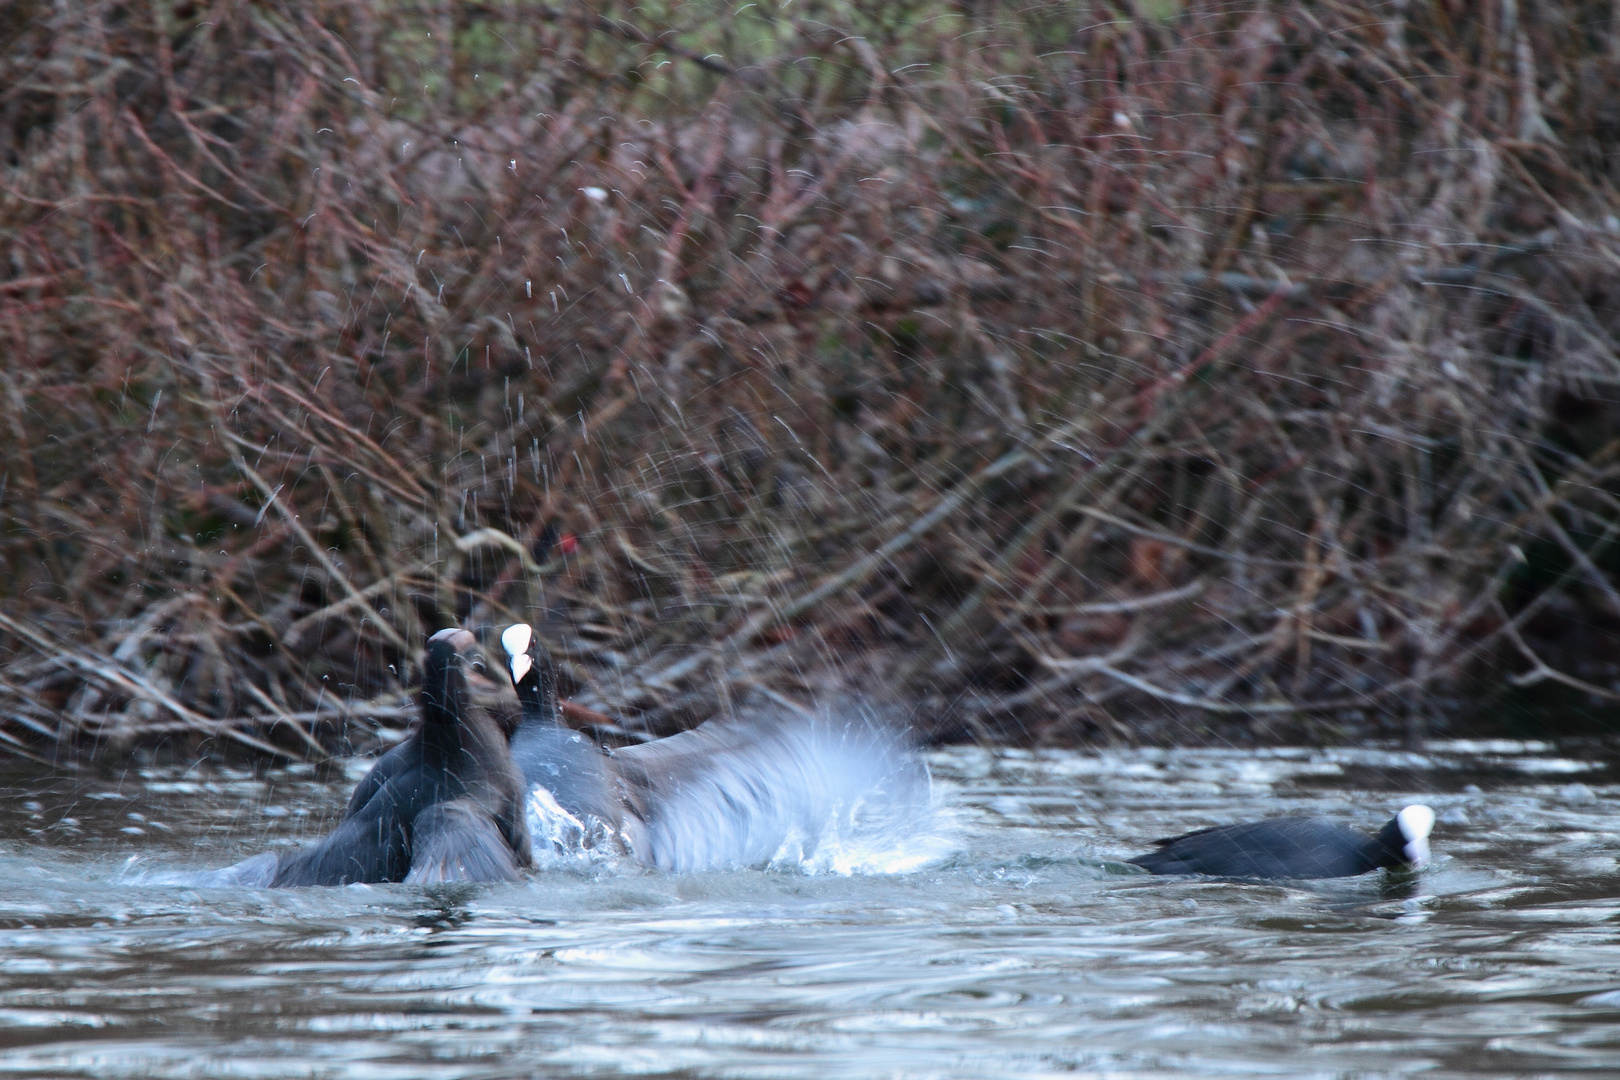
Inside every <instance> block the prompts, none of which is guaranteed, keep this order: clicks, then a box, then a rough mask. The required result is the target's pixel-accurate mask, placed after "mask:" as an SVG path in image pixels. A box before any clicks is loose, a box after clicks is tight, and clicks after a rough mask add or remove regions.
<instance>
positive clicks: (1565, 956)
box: [0, 743, 1620, 1080]
mask: <svg viewBox="0 0 1620 1080" xmlns="http://www.w3.org/2000/svg"><path fill="white" fill-rule="evenodd" d="M929 764H930V766H931V768H932V770H933V775H934V797H935V800H936V802H937V804H938V807H939V810H938V816H937V820H935V821H932V822H925V823H913V824H914V825H919V827H917V828H914V829H912V830H911V831H909V832H907V833H906V834H905V835H904V836H903V837H896V838H893V839H894V842H893V843H891V844H888V845H883V844H875V845H871V846H869V847H868V848H867V849H866V850H864V851H861V852H844V853H842V854H841V855H840V856H839V857H837V858H821V859H818V860H811V861H809V862H807V863H805V864H793V863H791V862H788V863H779V864H778V865H777V866H775V867H774V868H772V869H767V870H745V871H733V872H724V873H718V872H717V873H703V874H693V875H686V876H667V875H660V874H656V873H652V872H648V871H645V870H642V869H639V868H637V867H634V866H631V865H627V864H625V863H623V862H618V861H613V860H598V861H583V860H581V861H577V862H575V863H559V864H558V865H556V866H554V867H553V868H551V869H548V870H546V871H544V872H542V873H539V874H536V875H535V876H534V877H533V878H532V879H531V880H530V881H528V882H526V883H524V884H522V885H514V886H498V887H489V886H477V887H471V886H450V887H444V886H440V887H409V886H383V887H375V888H367V887H350V888H341V889H309V890H292V891H276V892H272V891H265V890H242V889H238V890H223V889H201V888H191V887H187V886H185V885H183V884H173V883H170V884H164V883H163V881H164V880H166V879H165V875H166V874H167V875H172V874H173V872H175V871H178V870H185V869H188V868H201V867H208V866H217V865H221V864H223V863H226V862H230V861H232V860H234V859H237V858H240V857H242V856H244V855H248V854H251V853H253V852H255V851H259V850H263V849H265V848H266V847H267V846H271V845H276V844H285V843H290V842H292V840H293V838H296V837H303V836H309V835H313V834H314V833H316V832H318V831H319V830H320V829H321V828H322V826H323V825H324V824H325V823H326V822H327V821H329V820H330V818H331V815H333V814H334V813H336V811H337V810H338V808H339V807H340V806H341V803H342V799H343V798H344V796H345V795H346V793H347V788H348V786H349V784H350V783H351V781H349V780H344V779H342V778H338V779H335V780H333V781H331V782H323V781H318V780H316V779H315V777H314V774H313V773H311V772H309V771H307V770H300V769H297V768H293V769H287V770H283V771H277V772H271V773H268V774H259V775H254V774H251V773H246V772H243V773H232V772H228V771H222V770H219V769H207V770H205V769H194V770H191V771H182V770H178V769H175V770H164V769H151V770H144V771H143V770H132V771H129V772H127V773H124V774H122V775H118V776H112V777H101V778H97V779H85V778H63V777H60V776H57V777H51V776H42V775H33V774H27V773H16V772H13V773H11V774H9V775H8V776H7V777H6V780H5V786H4V788H3V789H0V1076H19V1077H40V1078H44V1077H97V1078H121V1077H215V1076H221V1077H252V1078H279V1077H333V1078H356V1080H359V1078H365V1080H386V1078H393V1077H401V1078H403V1077H413V1078H414V1077H430V1078H437V1077H443V1078H452V1077H455V1078H461V1077H508V1076H526V1075H533V1076H558V1075H576V1074H582V1075H600V1076H619V1075H637V1076H701V1077H710V1076H714V1077H806V1078H811V1077H827V1076H885V1077H956V1076H962V1077H969V1076H972V1077H981V1076H982V1077H1026V1076H1030V1077H1033V1076H1051V1075H1071V1074H1076V1073H1078V1074H1083V1075H1107V1076H1111V1077H1136V1076H1194V1075H1196V1076H1213V1075H1237V1076H1270V1075H1275V1076H1285V1077H1303V1076H1320V1077H1363V1076H1365V1077H1374V1076H1405V1075H1409V1074H1410V1075H1421V1076H1424V1077H1451V1076H1558V1075H1566V1074H1568V1075H1576V1074H1579V1075H1588V1076H1615V1075H1620V864H1617V862H1616V859H1617V857H1620V803H1617V801H1616V796H1617V794H1620V788H1617V786H1616V777H1615V775H1614V768H1613V765H1612V763H1611V762H1609V761H1608V760H1606V758H1605V755H1603V754H1601V753H1598V752H1595V751H1590V750H1588V751H1583V752H1574V751H1571V750H1569V749H1568V748H1565V749H1564V750H1562V751H1560V750H1559V749H1557V748H1555V747H1553V746H1550V745H1545V744H1526V743H1477V744H1467V743H1451V744H1437V745H1435V746H1432V747H1430V748H1429V749H1427V750H1425V751H1424V752H1421V753H1409V752H1403V751H1394V750H1383V751H1381V750H1355V751H1348V750H1347V751H1330V750H1300V751H1248V750H1245V751H1210V750H1189V751H1173V752H1163V751H1146V750H1137V751H1120V752H1117V753H1106V754H1094V753H1071V752H1061V753H1050V754H1046V753H1042V754H1036V755H1031V754H1028V753H1001V754H997V755H994V756H993V755H991V754H990V753H988V752H985V751H983V750H979V749H977V748H962V749H950V750H942V751H937V752H934V753H932V754H931V755H930V756H929ZM1412 801H1424V802H1427V803H1429V804H1430V805H1431V806H1433V807H1434V808H1435V810H1436V811H1437V812H1438V813H1439V814H1440V823H1439V824H1438V825H1437V827H1436V830H1435V836H1434V850H1435V854H1436V858H1435V861H1434V863H1433V864H1432V865H1431V867H1430V868H1429V869H1427V870H1425V871H1423V872H1421V873H1419V874H1415V875H1401V876H1391V875H1386V874H1384V873H1375V874H1371V875H1367V876H1365V877H1361V878H1356V879H1348V880H1339V881H1333V882H1318V883H1306V884H1302V885H1275V884H1252V883H1247V884H1246V883H1237V882H1223V881H1210V880H1176V879H1163V878H1153V877H1149V876H1146V875H1142V874H1138V873H1135V872H1134V869H1133V868H1130V867H1126V866H1123V865H1122V864H1121V863H1120V860H1121V859H1122V858H1125V857H1127V856H1129V855H1132V854H1135V853H1138V852H1141V851H1143V850H1145V849H1146V845H1147V844H1148V842H1149V841H1151V840H1152V839H1153V838H1155V837H1160V836H1164V835H1167V834H1171V833H1175V832H1180V831H1185V830H1188V829H1192V828H1198V827H1200V826H1203V825H1208V824H1214V823H1221V822H1230V821H1239V820H1248V819H1254V818H1259V817H1269V816H1275V815H1279V814H1284V813H1314V814H1322V815H1325V816H1330V817H1333V818H1336V819H1339V820H1342V821H1344V822H1346V823H1350V824H1355V825H1358V826H1361V827H1364V828H1367V829H1369V830H1373V829H1376V828H1377V827H1378V826H1379V825H1380V824H1382V823H1383V822H1384V821H1385V820H1387V819H1388V818H1389V816H1390V815H1391V814H1392V813H1393V812H1394V811H1395V810H1397V809H1399V808H1400V807H1401V806H1403V805H1404V804H1406V803H1408V802H1412ZM851 868H861V869H863V870H865V871H866V872H861V873H842V872H839V871H841V870H848V869H851ZM883 871H888V872H883Z"/></svg>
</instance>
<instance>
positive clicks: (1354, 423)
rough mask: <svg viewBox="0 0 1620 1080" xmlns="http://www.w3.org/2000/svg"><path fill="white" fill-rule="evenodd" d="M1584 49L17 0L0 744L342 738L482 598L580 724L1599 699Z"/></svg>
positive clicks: (1597, 430) (1595, 130)
mask: <svg viewBox="0 0 1620 1080" xmlns="http://www.w3.org/2000/svg"><path fill="white" fill-rule="evenodd" d="M1510 16H1511V17H1510ZM1614 18H1615V16H1614V9H1613V6H1612V5H1610V4H1608V3H1606V2H1603V3H1599V2H1596V0H1593V2H1584V3H1583V2H1575V0H1559V2H1552V3H1545V4H1536V5H1512V4H1505V5H1504V4H1489V5H1481V4H1471V3H1462V2H1448V0H1437V2H1435V3H1432V4H1427V5H1411V6H1408V7H1403V8H1398V7H1390V6H1387V5H1375V4H1368V3H1351V2H1339V3H1334V2H1319V3H1304V2H1295V0H1284V2H1279V3H1275V4H1270V5H1260V6H1256V5H1252V4H1246V5H1237V4H1230V3H1217V2H1213V0H1153V2H1149V0H1142V2H1140V3H1135V4H1130V3H1087V2H1080V3H1048V2H1039V3H1019V4H1007V3H999V2H994V0H989V2H975V3H971V4H958V5H943V4H937V3H923V2H917V3H900V4H894V3H876V2H871V3H863V2H848V3H846V2H830V0H798V2H795V3H791V4H789V3H769V2H767V3H760V4H753V5H747V6H746V7H745V8H744V9H743V10H740V11H736V12H733V11H732V10H731V9H730V8H729V7H726V6H721V5H712V6H711V5H706V4H680V5H668V6H667V7H660V6H659V5H645V4H643V5H635V6H631V5H628V4H625V5H617V4H611V3H608V4H592V5H589V6H585V5H577V6H576V5H571V4H564V5H551V6H546V5H537V4H530V3H526V2H524V0H487V2H483V3H477V4H461V3H448V2H440V0H432V2H427V0H424V2H403V3H391V4H387V5H376V4H371V3H363V2H360V0H310V2H307V3H295V2H292V0H281V2H271V3H255V4H248V3H241V2H237V0H220V2H217V3H202V2H180V3H155V4H151V5H127V4H122V3H109V2H97V0H91V2H88V3H84V4H75V5H49V4H45V3H40V2H35V0H23V2H21V3H17V4H13V5H10V6H8V7H7V8H6V9H5V10H4V11H3V12H0V42H3V43H4V49H3V51H0V119H3V123H0V252H3V262H0V336H3V339H4V341H5V350H4V353H3V360H0V377H3V380H4V382H3V385H0V399H3V400H0V409H3V411H4V424H3V432H0V443H3V445H4V450H3V462H4V464H3V469H0V514H3V520H0V559H3V560H4V566H5V572H4V575H3V577H0V614H3V616H4V618H3V621H0V752H4V753H18V754H24V755H29V756H36V757H38V756H47V757H48V756H54V755H61V754H69V755H79V754H82V753H93V752H97V751H100V752H103V753H107V754H111V755H114V756H119V755H125V754H128V753H129V752H131V751H134V750H139V751H141V752H146V751H147V750H150V749H154V748H157V747H160V746H161V747H165V748H166V749H167V752H174V753H181V754H197V753H201V752H204V751H205V750H207V749H208V748H215V749H218V750H220V751H221V752H224V751H225V750H226V749H227V747H226V743H227V742H228V743H230V744H232V745H234V746H235V747H237V748H239V749H240V751H241V752H243V753H263V754H271V753H274V754H281V755H289V756H320V755H324V754H325V753H327V752H329V751H343V750H348V749H351V748H353V746H355V745H356V744H358V743H362V742H364V741H366V740H367V739H369V738H370V737H371V736H372V733H373V732H375V731H377V730H379V729H394V728H397V727H398V726H399V725H400V724H402V723H403V722H404V721H405V719H406V718H407V717H408V716H409V714H410V702H409V688H410V685H411V680H412V670H411V666H412V664H413V662H414V657H415V647H413V644H412V643H417V644H418V646H419V643H420V642H421V640H422V638H423V637H424V635H425V634H426V633H429V632H431V631H432V630H433V629H436V628H437V627H438V626H441V625H445V624H448V623H450V622H465V623H468V624H471V625H475V626H476V625H485V624H499V623H502V622H504V621H511V620H516V619H519V618H522V619H527V620H530V621H534V622H537V623H539V624H541V627H542V631H543V632H544V633H545V634H547V635H548V638H549V640H551V641H553V642H555V643H556V646H557V649H558V651H559V654H560V656H561V658H562V660H563V668H564V674H565V677H566V681H567V683H568V686H569V689H570V690H571V692H573V693H574V694H575V695H577V698H578V706H579V708H578V709H576V713H575V715H576V719H578V718H579V717H585V718H587V719H586V721H584V722H593V723H596V724H597V726H598V727H599V728H601V729H602V730H603V731H607V732H608V733H609V734H612V735H614V736H615V737H620V738H634V737H638V736H640V735H645V734H648V733H653V732H661V731H667V730H669V729H671V728H673V727H678V726H682V725H685V724H690V723H692V722H694V721H697V720H701V719H703V718H704V717H705V716H707V715H710V714H712V713H713V712H715V711H717V710H720V709H722V708H724V707H726V705H727V703H728V702H734V701H735V699H736V697H737V695H739V694H743V693H745V692H746V693H753V692H758V693H765V694H771V695H777V696H783V695H785V696H786V697H788V698H794V697H798V698H803V697H804V695H805V694H807V693H809V692H816V691H821V690H825V689H828V688H831V687H833V686H836V685H840V684H859V685H861V686H862V687H864V688H866V689H867V690H869V691H870V690H877V691H880V692H883V693H887V694H891V695H894V696H897V697H901V698H903V699H904V700H907V701H909V702H914V703H918V709H917V718H918V722H919V724H920V725H922V727H923V728H924V729H925V731H926V732H927V733H928V734H930V735H931V736H933V737H937V738H955V737H961V736H963V735H973V736H974V737H978V738H985V739H1011V740H1017V741H1030V742H1042V741H1045V742H1075V741H1097V740H1104V741H1106V740H1114V739H1152V740H1186V741H1207V740H1209V739H1250V738H1254V739H1274V738H1283V737H1288V738H1299V737H1314V738H1342V737H1357V736H1386V737H1387V736H1412V735H1417V734H1421V733H1422V732H1423V731H1424V730H1426V729H1427V726H1428V725H1431V724H1434V723H1441V722H1444V723H1451V724H1468V723H1477V722H1479V710H1478V709H1477V708H1474V707H1471V706H1470V705H1469V703H1475V704H1476V705H1477V703H1479V702H1481V701H1483V702H1486V703H1487V704H1489V703H1496V704H1497V705H1502V704H1503V703H1511V702H1515V701H1520V702H1522V701H1523V700H1525V698H1524V696H1525V695H1527V694H1532V693H1541V694H1543V695H1554V696H1544V697H1542V698H1539V699H1536V700H1537V701H1539V702H1540V703H1541V704H1540V705H1539V706H1538V707H1539V708H1542V709H1544V710H1545V709H1546V708H1551V707H1561V706H1563V705H1567V704H1569V703H1572V702H1573V703H1576V704H1581V705H1583V706H1584V705H1586V704H1590V703H1593V702H1600V701H1603V700H1606V699H1607V697H1608V696H1611V695H1612V694H1613V692H1614V689H1615V688H1616V687H1617V686H1620V645H1617V638H1616V636H1615V631H1616V629H1617V625H1620V606H1617V604H1616V601H1615V599H1614V598H1615V597H1616V596H1617V595H1620V593H1617V590H1616V586H1615V579H1616V571H1617V569H1620V552H1617V550H1616V547H1615V544H1614V540H1615V537H1616V535H1617V533H1620V461H1617V460H1616V450H1617V449H1620V437H1617V434H1616V433H1617V431H1620V427H1617V425H1616V423H1615V421H1616V394H1615V389H1614V388H1615V386H1616V385H1617V384H1620V348H1617V345H1616V333H1617V327H1620V291H1617V290H1616V288H1615V285H1614V282H1615V281H1616V280H1617V277H1616V268H1617V267H1620V216H1617V215H1620V203H1617V200H1616V197H1615V181H1616V178H1617V176H1620V105H1617V103H1620V65H1617V61H1616V57H1617V55H1620V49H1617V42H1620V27H1616V26H1615V25H1614ZM1556 695H1564V696H1562V697H1559V696H1556ZM1594 707H1595V706H1594ZM608 718H611V720H609V719H608ZM384 733H385V734H386V731H385V732H384Z"/></svg>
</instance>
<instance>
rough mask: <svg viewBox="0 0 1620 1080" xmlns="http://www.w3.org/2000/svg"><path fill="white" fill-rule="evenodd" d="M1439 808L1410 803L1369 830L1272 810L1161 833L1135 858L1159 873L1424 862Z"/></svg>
mask: <svg viewBox="0 0 1620 1080" xmlns="http://www.w3.org/2000/svg"><path fill="white" fill-rule="evenodd" d="M1433 828H1434V811H1433V810H1430V809H1429V808H1428V807H1427V806H1420V805H1412V806H1408V807H1407V808H1406V809H1404V810H1402V811H1401V812H1400V813H1398V814H1396V815H1395V816H1394V817H1393V818H1391V819H1390V822H1389V824H1388V825H1385V826H1384V828H1383V830H1382V831H1380V832H1379V834H1378V835H1377V836H1368V835H1367V834H1365V833H1362V832H1358V831H1357V830H1355V829H1347V828H1345V827H1344V826H1342V825H1335V824H1334V823H1333V822H1331V821H1325V820H1323V819H1321V818H1273V819H1271V820H1270V821H1256V822H1252V823H1250V824H1247V825H1221V826H1216V827H1214V828H1209V829H1199V830H1198V831H1197V832H1190V833H1187V834H1186V835H1184V836H1175V837H1171V838H1170V839H1168V840H1159V841H1157V845H1158V850H1157V851H1153V852H1149V853H1148V854H1146V855H1138V856H1137V857H1136V858H1134V859H1131V860H1129V861H1130V862H1133V863H1135V864H1136V865H1137V866H1140V867H1143V868H1144V869H1146V870H1148V871H1149V872H1151V873H1154V874H1207V875H1209V876H1211V877H1238V878H1329V877H1354V876H1355V875H1357V874H1365V873H1366V872H1367V871H1369V870H1377V869H1379V868H1381V867H1382V868H1387V869H1390V870H1408V869H1421V868H1422V867H1423V866H1425V865H1426V864H1427V863H1428V861H1429V831H1430V830H1431V829H1433Z"/></svg>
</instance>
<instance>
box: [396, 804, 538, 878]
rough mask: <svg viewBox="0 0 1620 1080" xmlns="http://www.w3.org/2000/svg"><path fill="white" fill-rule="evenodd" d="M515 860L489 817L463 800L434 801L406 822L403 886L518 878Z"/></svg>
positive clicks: (476, 806) (499, 831)
mask: <svg viewBox="0 0 1620 1080" xmlns="http://www.w3.org/2000/svg"><path fill="white" fill-rule="evenodd" d="M519 877H520V875H519V874H518V867H517V859H516V858H515V857H514V856H513V854H512V848H511V845H509V844H508V843H507V842H506V838H505V837H504V836H502V835H501V830H500V828H499V826H497V825H496V824H495V821H494V819H493V818H491V817H490V816H489V814H488V813H486V812H485V811H484V810H482V809H481V808H480V807H479V806H478V805H477V804H476V803H474V802H472V801H471V800H468V799H452V800H451V801H449V802H442V803H435V804H434V805H432V806H430V807H428V808H427V809H426V810H423V811H422V812H421V813H420V814H417V815H416V821H415V822H414V823H413V824H412V826H411V870H410V873H408V874H406V875H405V883H406V884H408V885H430V884H436V883H439V882H446V881H517V880H519Z"/></svg>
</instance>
